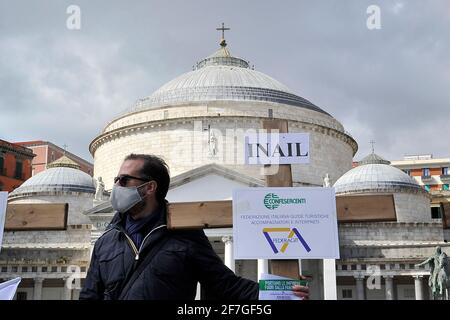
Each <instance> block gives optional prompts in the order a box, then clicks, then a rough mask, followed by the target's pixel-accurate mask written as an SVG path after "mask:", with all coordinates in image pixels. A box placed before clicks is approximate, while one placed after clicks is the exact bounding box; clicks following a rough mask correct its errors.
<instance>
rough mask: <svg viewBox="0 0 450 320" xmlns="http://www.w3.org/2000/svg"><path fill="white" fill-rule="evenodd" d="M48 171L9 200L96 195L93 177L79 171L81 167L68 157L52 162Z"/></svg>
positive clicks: (15, 192) (39, 175) (23, 185)
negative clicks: (73, 193) (40, 196)
mask: <svg viewBox="0 0 450 320" xmlns="http://www.w3.org/2000/svg"><path fill="white" fill-rule="evenodd" d="M47 168H48V169H47V170H45V171H42V172H39V173H38V174H36V175H35V176H33V177H31V178H30V179H28V180H27V181H25V182H24V183H23V184H22V185H21V186H20V187H19V188H17V189H15V190H14V191H13V192H12V193H11V194H10V195H9V199H10V200H11V199H15V198H19V197H23V196H29V195H36V194H49V193H54V192H81V193H91V194H95V185H94V181H93V179H92V177H91V176H90V175H88V174H87V173H85V172H83V171H81V170H79V169H80V166H79V165H78V164H77V163H75V162H73V161H72V160H71V159H69V158H67V157H66V156H63V157H61V158H60V159H58V160H56V161H54V162H52V163H51V164H49V165H48V166H47Z"/></svg>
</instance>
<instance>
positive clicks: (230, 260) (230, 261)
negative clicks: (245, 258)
mask: <svg viewBox="0 0 450 320" xmlns="http://www.w3.org/2000/svg"><path fill="white" fill-rule="evenodd" d="M222 242H223V243H225V257H224V260H225V265H226V266H227V267H228V268H230V269H231V270H232V271H233V272H234V270H235V263H234V255H233V237H232V236H223V237H222Z"/></svg>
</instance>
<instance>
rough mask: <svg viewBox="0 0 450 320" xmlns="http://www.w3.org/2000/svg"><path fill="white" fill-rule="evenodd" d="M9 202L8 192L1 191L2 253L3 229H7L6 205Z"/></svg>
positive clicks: (0, 224) (0, 229)
mask: <svg viewBox="0 0 450 320" xmlns="http://www.w3.org/2000/svg"><path fill="white" fill-rule="evenodd" d="M7 201H8V192H5V191H0V251H1V250H2V243H3V229H4V228H5V219H6V205H7Z"/></svg>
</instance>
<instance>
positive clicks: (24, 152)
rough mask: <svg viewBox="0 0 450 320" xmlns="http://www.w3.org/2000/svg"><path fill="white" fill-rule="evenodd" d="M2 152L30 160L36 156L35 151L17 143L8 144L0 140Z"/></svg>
mask: <svg viewBox="0 0 450 320" xmlns="http://www.w3.org/2000/svg"><path fill="white" fill-rule="evenodd" d="M0 150H2V151H8V152H11V153H14V154H17V155H20V156H24V157H26V158H28V159H33V157H34V156H35V154H34V153H33V150H31V149H29V148H27V147H25V146H22V145H19V144H17V143H13V142H8V141H5V140H1V139H0Z"/></svg>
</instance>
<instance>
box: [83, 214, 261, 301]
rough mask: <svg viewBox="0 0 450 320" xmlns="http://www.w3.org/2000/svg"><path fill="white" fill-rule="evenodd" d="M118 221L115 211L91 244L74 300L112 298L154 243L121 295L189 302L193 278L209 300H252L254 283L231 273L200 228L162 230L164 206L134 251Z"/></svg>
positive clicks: (256, 288)
mask: <svg viewBox="0 0 450 320" xmlns="http://www.w3.org/2000/svg"><path fill="white" fill-rule="evenodd" d="M122 219H124V217H123V216H122V215H120V214H119V213H116V215H115V216H114V218H113V220H112V221H111V224H110V225H109V226H108V228H107V230H106V231H105V233H104V234H103V235H102V236H101V237H100V238H99V239H98V240H97V242H96V243H95V246H94V251H93V253H92V258H91V264H90V267H89V270H88V273H87V277H86V281H85V284H84V287H83V289H82V290H81V293H80V299H99V300H103V299H104V300H115V299H118V298H119V296H120V293H121V291H122V289H123V286H124V282H125V279H126V278H127V277H129V276H130V275H131V274H132V272H133V270H136V268H138V265H139V263H140V262H141V261H142V260H144V259H145V256H146V254H147V253H148V252H149V251H151V249H152V247H153V246H155V245H157V244H158V242H160V241H163V245H162V246H161V248H159V249H158V250H157V252H156V253H155V254H154V255H153V258H152V260H151V261H150V263H149V264H148V265H147V266H145V268H144V269H143V271H142V273H141V274H140V276H139V277H138V278H137V279H136V281H135V282H133V284H132V286H131V287H130V288H129V290H127V293H126V294H125V295H124V296H123V297H122V298H123V299H131V300H155V299H159V300H161V299H163V300H166V299H181V300H193V299H194V298H195V294H196V288H197V282H200V283H201V285H202V290H205V291H206V292H207V296H208V297H209V298H212V299H245V300H256V299H258V284H257V283H256V282H253V281H251V280H248V279H244V278H241V277H238V276H236V275H235V274H234V273H233V272H232V271H231V270H230V269H229V268H228V267H226V266H225V265H224V264H223V262H222V260H221V259H220V258H219V257H218V256H217V254H216V253H215V252H214V250H213V248H212V247H211V244H210V243H209V241H208V238H207V237H206V235H205V233H204V232H203V230H189V231H186V230H184V231H172V230H168V229H167V228H166V225H165V221H166V212H165V210H164V212H163V214H162V215H161V219H160V220H159V222H158V223H157V224H156V227H155V228H153V229H152V230H151V231H150V232H149V233H148V234H147V236H146V237H145V238H144V240H143V243H142V245H141V248H140V249H139V248H133V247H134V244H132V241H131V239H129V237H128V236H127V235H126V233H125V230H124V228H123V227H122ZM136 252H137V253H138V254H136Z"/></svg>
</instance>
